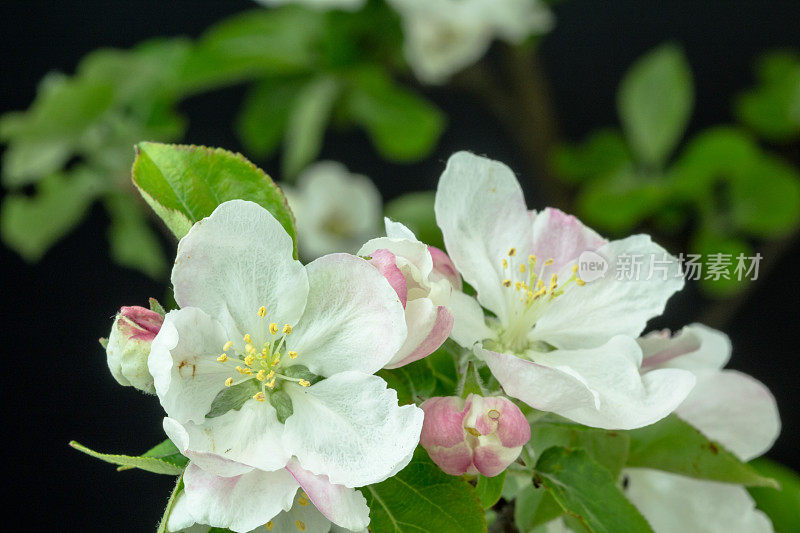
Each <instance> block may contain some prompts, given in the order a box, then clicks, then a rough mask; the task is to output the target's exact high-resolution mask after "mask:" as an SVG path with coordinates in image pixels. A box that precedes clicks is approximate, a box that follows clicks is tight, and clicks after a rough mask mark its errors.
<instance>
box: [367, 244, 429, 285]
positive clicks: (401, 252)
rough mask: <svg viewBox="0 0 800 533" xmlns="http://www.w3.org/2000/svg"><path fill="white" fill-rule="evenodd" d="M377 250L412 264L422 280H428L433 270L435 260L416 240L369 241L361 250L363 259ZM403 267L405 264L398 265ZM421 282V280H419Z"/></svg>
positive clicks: (425, 247) (424, 246) (426, 248)
mask: <svg viewBox="0 0 800 533" xmlns="http://www.w3.org/2000/svg"><path fill="white" fill-rule="evenodd" d="M375 250H389V251H390V252H392V253H393V254H394V255H395V256H397V258H398V259H399V260H401V261H402V262H403V263H406V262H407V263H410V264H412V265H413V266H414V267H415V268H416V271H417V272H416V274H417V276H418V277H419V278H420V279H421V280H427V279H428V276H429V275H430V273H431V271H432V270H433V259H432V258H431V254H430V252H429V251H428V247H427V246H426V245H425V244H423V243H421V242H419V241H417V240H416V239H415V240H413V241H412V240H409V239H405V238H403V239H393V238H389V237H378V238H376V239H372V240H370V241H367V242H366V243H365V244H364V245H363V246H362V247H361V248H360V249H359V250H358V254H357V255H359V256H361V257H366V256H370V255H372V254H373V253H374V252H375ZM398 267H400V268H401V270H402V267H403V264H402V263H401V264H398ZM418 281H419V280H418Z"/></svg>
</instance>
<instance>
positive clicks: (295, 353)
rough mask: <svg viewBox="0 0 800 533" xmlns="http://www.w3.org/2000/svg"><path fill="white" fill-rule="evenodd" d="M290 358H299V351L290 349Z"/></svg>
mask: <svg viewBox="0 0 800 533" xmlns="http://www.w3.org/2000/svg"><path fill="white" fill-rule="evenodd" d="M289 359H297V352H295V351H294V350H291V351H289Z"/></svg>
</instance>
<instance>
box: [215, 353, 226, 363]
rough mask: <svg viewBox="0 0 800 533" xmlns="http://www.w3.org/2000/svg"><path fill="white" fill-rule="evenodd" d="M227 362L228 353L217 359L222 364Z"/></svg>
mask: <svg viewBox="0 0 800 533" xmlns="http://www.w3.org/2000/svg"><path fill="white" fill-rule="evenodd" d="M227 360H228V354H226V353H224V354H222V355H220V356H219V357H217V361H219V362H220V363H224V362H225V361H227Z"/></svg>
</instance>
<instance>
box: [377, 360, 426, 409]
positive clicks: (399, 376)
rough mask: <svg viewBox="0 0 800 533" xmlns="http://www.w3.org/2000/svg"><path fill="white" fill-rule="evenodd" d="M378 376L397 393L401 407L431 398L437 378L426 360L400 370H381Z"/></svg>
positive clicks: (410, 364) (415, 362) (402, 367)
mask: <svg viewBox="0 0 800 533" xmlns="http://www.w3.org/2000/svg"><path fill="white" fill-rule="evenodd" d="M377 375H378V376H380V377H382V378H383V379H384V381H386V383H387V384H388V385H389V386H390V387H391V388H393V389H394V390H396V391H397V400H398V402H399V403H400V405H406V404H412V403H415V402H416V401H418V400H419V399H427V398H429V397H430V396H431V395H432V394H433V389H434V387H435V386H436V381H435V379H436V378H435V377H434V375H433V372H431V368H430V366H429V365H428V362H427V361H426V360H425V359H421V360H419V361H414V362H413V363H409V364H407V365H404V366H401V367H400V368H392V369H383V370H379V371H378V372H377Z"/></svg>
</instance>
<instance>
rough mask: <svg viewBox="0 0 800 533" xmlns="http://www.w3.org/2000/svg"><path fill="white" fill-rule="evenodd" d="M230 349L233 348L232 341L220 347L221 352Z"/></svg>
mask: <svg viewBox="0 0 800 533" xmlns="http://www.w3.org/2000/svg"><path fill="white" fill-rule="evenodd" d="M231 348H233V341H228V342H226V343H225V346H223V347H222V351H223V352H227V351H228V350H230V349H231Z"/></svg>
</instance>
